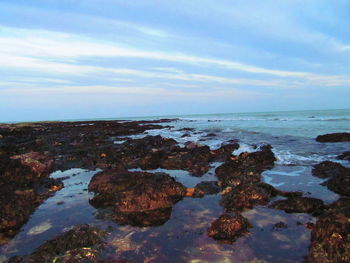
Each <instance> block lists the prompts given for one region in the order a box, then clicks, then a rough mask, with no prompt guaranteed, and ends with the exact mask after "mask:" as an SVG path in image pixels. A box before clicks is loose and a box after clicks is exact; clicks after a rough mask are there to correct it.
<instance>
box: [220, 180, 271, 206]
mask: <svg viewBox="0 0 350 263" xmlns="http://www.w3.org/2000/svg"><path fill="white" fill-rule="evenodd" d="M277 194H278V191H277V190H276V189H274V188H273V187H272V186H271V188H270V187H266V184H265V183H257V184H240V185H238V186H237V187H234V188H232V190H231V191H230V192H228V193H227V194H225V195H223V196H222V199H221V201H220V204H221V205H222V206H223V207H224V208H225V209H226V211H242V210H243V209H245V208H253V206H255V205H266V204H267V203H268V202H269V200H270V199H271V198H272V197H273V196H276V195H277Z"/></svg>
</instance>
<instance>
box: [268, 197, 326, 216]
mask: <svg viewBox="0 0 350 263" xmlns="http://www.w3.org/2000/svg"><path fill="white" fill-rule="evenodd" d="M269 207H271V208H274V209H280V210H284V211H285V212H287V213H312V214H320V213H321V212H322V210H323V209H324V204H323V201H322V200H320V199H316V198H311V197H289V198H288V199H286V200H277V201H275V202H274V203H273V204H272V205H270V206H269Z"/></svg>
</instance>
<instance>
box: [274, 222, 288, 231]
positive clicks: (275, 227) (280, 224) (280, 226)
mask: <svg viewBox="0 0 350 263" xmlns="http://www.w3.org/2000/svg"><path fill="white" fill-rule="evenodd" d="M287 227H288V225H287V224H286V223H284V222H282V221H280V222H278V223H276V224H274V225H273V230H274V229H279V228H287Z"/></svg>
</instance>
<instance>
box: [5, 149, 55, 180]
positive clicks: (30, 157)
mask: <svg viewBox="0 0 350 263" xmlns="http://www.w3.org/2000/svg"><path fill="white" fill-rule="evenodd" d="M11 159H14V160H20V162H21V164H22V165H23V166H28V167H29V168H30V169H31V170H32V171H33V173H34V174H35V175H36V176H37V177H39V178H40V177H46V176H48V175H49V174H50V173H51V172H52V171H53V160H52V159H51V158H50V157H49V156H48V153H38V152H29V153H26V154H20V155H15V156H12V157H11Z"/></svg>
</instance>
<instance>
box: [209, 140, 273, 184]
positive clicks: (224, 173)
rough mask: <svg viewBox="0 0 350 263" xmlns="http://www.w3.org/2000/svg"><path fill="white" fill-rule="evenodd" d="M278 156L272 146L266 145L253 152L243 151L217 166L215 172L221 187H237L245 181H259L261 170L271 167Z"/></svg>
mask: <svg viewBox="0 0 350 263" xmlns="http://www.w3.org/2000/svg"><path fill="white" fill-rule="evenodd" d="M275 160H276V158H275V157H274V154H273V152H272V151H271V146H269V145H266V146H263V147H261V148H260V150H259V151H257V152H253V153H247V152H244V153H241V154H240V155H239V156H237V157H235V158H233V159H231V160H228V161H226V162H225V163H224V164H222V165H221V166H219V167H218V168H216V170H215V173H216V176H217V178H218V179H219V185H220V186H221V187H227V186H232V187H235V186H237V185H240V184H245V183H258V182H260V180H261V172H262V171H264V170H265V169H268V168H271V167H272V166H273V164H274V161H275Z"/></svg>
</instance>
